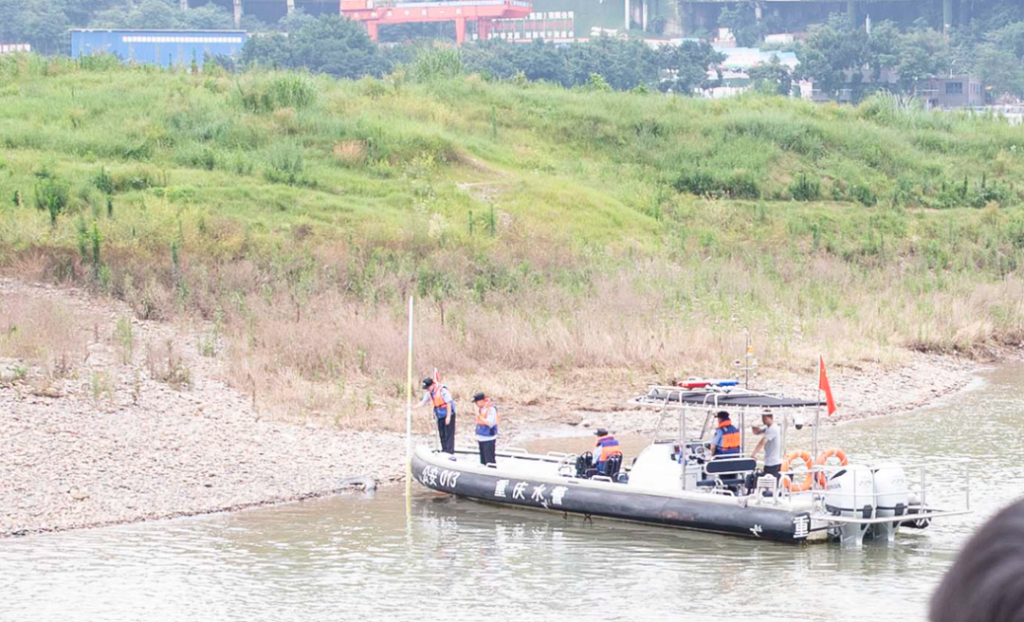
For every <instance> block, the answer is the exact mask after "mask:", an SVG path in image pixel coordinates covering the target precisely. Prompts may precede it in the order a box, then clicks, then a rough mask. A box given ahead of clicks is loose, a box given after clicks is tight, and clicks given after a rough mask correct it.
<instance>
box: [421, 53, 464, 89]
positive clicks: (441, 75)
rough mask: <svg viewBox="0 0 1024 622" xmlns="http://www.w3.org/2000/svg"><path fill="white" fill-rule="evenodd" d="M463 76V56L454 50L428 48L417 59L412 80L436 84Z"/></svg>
mask: <svg viewBox="0 0 1024 622" xmlns="http://www.w3.org/2000/svg"><path fill="white" fill-rule="evenodd" d="M461 74H462V54H461V53H460V52H459V51H458V50H456V49H454V48H428V49H425V50H423V51H422V52H420V54H419V56H417V57H416V64H415V65H413V68H412V78H413V80H415V81H417V82H435V81H437V80H446V79H449V78H454V77H455V76H458V75H461Z"/></svg>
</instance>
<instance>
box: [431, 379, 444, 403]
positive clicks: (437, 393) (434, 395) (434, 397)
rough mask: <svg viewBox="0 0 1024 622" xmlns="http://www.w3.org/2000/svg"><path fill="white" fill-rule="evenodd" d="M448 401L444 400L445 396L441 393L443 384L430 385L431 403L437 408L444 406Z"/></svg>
mask: <svg viewBox="0 0 1024 622" xmlns="http://www.w3.org/2000/svg"><path fill="white" fill-rule="evenodd" d="M447 404H448V402H446V401H444V396H443V395H442V394H441V385H440V384H438V383H436V382H435V383H434V384H433V385H431V386H430V405H431V406H433V407H434V408H435V409H437V408H444V407H445V406H446V405H447Z"/></svg>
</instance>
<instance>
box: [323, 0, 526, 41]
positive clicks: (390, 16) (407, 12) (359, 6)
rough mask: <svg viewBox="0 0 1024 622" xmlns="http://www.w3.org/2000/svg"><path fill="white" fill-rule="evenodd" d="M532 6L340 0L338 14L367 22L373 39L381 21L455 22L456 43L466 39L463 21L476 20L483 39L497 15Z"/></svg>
mask: <svg viewBox="0 0 1024 622" xmlns="http://www.w3.org/2000/svg"><path fill="white" fill-rule="evenodd" d="M532 10H533V1H532V0H446V1H441V2H389V1H387V0H341V14H342V15H343V16H345V17H347V18H349V19H351V20H353V21H356V22H362V23H363V24H365V25H366V32H367V34H369V35H370V38H371V39H373V40H374V41H376V40H377V35H378V32H379V30H378V29H379V28H380V25H381V24H409V23H415V22H455V44H456V45H462V42H463V41H465V40H466V22H476V32H477V37H478V38H479V39H481V40H482V39H486V38H487V35H488V33H489V32H490V29H491V22H492V21H494V20H496V19H512V18H523V17H526V16H527V15H529V14H530V12H531V11H532Z"/></svg>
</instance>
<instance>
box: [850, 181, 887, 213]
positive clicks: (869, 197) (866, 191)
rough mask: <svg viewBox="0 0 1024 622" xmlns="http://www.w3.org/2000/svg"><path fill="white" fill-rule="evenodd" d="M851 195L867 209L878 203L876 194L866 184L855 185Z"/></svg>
mask: <svg viewBox="0 0 1024 622" xmlns="http://www.w3.org/2000/svg"><path fill="white" fill-rule="evenodd" d="M850 194H852V195H853V198H854V199H856V200H857V202H859V203H860V204H861V205H865V206H867V207H871V206H872V205H874V204H875V203H877V202H878V197H876V196H875V193H874V192H872V191H871V188H869V187H867V186H865V185H864V184H857V185H855V186H854V187H853V189H852V190H851V191H850ZM894 203H895V202H894Z"/></svg>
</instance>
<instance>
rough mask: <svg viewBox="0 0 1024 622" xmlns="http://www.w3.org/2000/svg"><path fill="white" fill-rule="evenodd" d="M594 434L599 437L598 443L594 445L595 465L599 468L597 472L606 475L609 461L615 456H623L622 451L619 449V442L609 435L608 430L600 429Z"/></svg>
mask: <svg viewBox="0 0 1024 622" xmlns="http://www.w3.org/2000/svg"><path fill="white" fill-rule="evenodd" d="M594 434H595V435H597V443H596V444H595V445H594V458H593V460H594V462H593V464H594V466H596V467H597V472H598V473H599V474H601V475H604V474H605V467H606V466H607V464H608V459H609V458H611V457H612V456H614V455H615V454H618V455H620V456H621V455H622V450H621V449H619V441H618V440H616V438H615V437H614V436H612V435H611V434H609V433H608V430H605V429H604V428H600V429H598V431H597V432H594Z"/></svg>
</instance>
